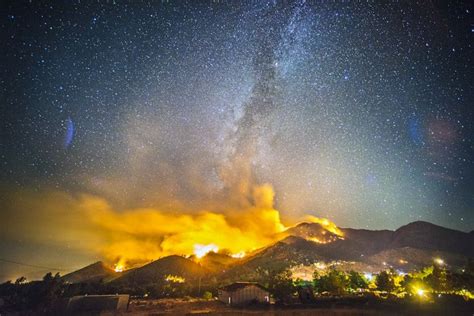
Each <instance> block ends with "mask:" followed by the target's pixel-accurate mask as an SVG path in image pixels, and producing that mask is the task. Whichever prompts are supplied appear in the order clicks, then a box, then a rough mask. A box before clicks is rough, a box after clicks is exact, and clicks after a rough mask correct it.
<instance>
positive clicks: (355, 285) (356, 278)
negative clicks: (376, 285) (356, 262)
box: [348, 271, 369, 291]
mask: <svg viewBox="0 0 474 316" xmlns="http://www.w3.org/2000/svg"><path fill="white" fill-rule="evenodd" d="M348 286H349V288H350V289H352V290H354V291H355V290H358V289H366V288H368V287H369V284H368V283H367V280H366V279H365V278H364V277H363V276H362V275H361V274H360V273H359V272H356V271H350V272H349V284H348Z"/></svg>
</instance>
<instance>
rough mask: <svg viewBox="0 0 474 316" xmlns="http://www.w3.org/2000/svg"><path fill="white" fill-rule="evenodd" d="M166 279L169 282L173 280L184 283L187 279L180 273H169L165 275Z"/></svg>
mask: <svg viewBox="0 0 474 316" xmlns="http://www.w3.org/2000/svg"><path fill="white" fill-rule="evenodd" d="M165 281H167V282H173V283H184V282H185V281H186V279H185V278H183V277H180V276H178V275H171V274H169V275H167V276H166V277H165Z"/></svg>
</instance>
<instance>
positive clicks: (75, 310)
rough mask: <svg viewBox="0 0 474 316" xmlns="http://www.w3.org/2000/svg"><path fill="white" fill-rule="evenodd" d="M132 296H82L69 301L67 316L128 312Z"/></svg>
mask: <svg viewBox="0 0 474 316" xmlns="http://www.w3.org/2000/svg"><path fill="white" fill-rule="evenodd" d="M129 300H130V295H128V294H120V295H80V296H73V297H71V298H70V299H69V301H68V303H67V307H66V314H67V315H74V314H80V315H86V314H87V315H90V314H100V313H103V312H109V313H110V312H112V313H118V312H126V311H127V309H128V303H129Z"/></svg>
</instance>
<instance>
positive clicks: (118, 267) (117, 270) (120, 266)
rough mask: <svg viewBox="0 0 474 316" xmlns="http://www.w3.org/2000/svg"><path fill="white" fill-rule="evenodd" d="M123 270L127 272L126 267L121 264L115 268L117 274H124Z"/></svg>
mask: <svg viewBox="0 0 474 316" xmlns="http://www.w3.org/2000/svg"><path fill="white" fill-rule="evenodd" d="M123 270H125V267H124V266H123V265H122V264H120V263H117V264H116V265H115V267H114V271H115V272H123Z"/></svg>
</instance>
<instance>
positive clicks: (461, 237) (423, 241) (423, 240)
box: [387, 221, 474, 257]
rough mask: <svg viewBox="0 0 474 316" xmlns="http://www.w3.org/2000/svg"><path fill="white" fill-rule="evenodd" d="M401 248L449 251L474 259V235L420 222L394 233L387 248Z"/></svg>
mask: <svg viewBox="0 0 474 316" xmlns="http://www.w3.org/2000/svg"><path fill="white" fill-rule="evenodd" d="M400 247H412V248H419V249H429V250H439V251H447V252H452V253H457V254H462V255H465V256H469V257H474V235H473V234H469V233H465V232H461V231H457V230H453V229H449V228H445V227H441V226H437V225H434V224H431V223H427V222H422V221H418V222H413V223H410V224H408V225H405V226H402V227H400V228H399V229H397V230H396V231H395V232H394V234H393V236H392V240H391V243H390V245H389V246H388V247H387V248H400Z"/></svg>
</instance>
